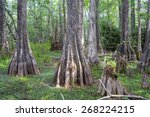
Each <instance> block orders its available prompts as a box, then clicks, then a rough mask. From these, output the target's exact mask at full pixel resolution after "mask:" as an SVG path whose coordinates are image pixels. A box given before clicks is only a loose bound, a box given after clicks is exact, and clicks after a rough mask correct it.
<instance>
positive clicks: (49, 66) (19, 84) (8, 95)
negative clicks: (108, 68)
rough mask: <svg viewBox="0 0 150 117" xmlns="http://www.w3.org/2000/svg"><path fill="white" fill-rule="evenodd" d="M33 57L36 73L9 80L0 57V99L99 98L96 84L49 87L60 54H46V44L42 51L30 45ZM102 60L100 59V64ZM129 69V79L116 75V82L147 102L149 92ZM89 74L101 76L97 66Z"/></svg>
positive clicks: (135, 73) (7, 59) (100, 67)
mask: <svg viewBox="0 0 150 117" xmlns="http://www.w3.org/2000/svg"><path fill="white" fill-rule="evenodd" d="M31 47H32V50H33V54H34V56H35V58H36V60H37V63H38V67H39V68H40V74H39V75H34V76H28V77H21V78H18V77H11V76H8V75H7V68H8V64H9V62H10V57H4V58H0V99H6V100H7V99H11V100H27V99H28V100H35V99H39V100H62V99H65V100H96V99H99V98H100V97H101V96H100V94H98V87H97V85H93V86H91V87H90V86H89V87H84V88H79V87H76V88H71V89H69V90H66V89H63V88H62V89H58V88H56V87H55V86H54V84H53V76H54V73H55V70H56V66H57V62H56V61H54V60H53V59H55V58H59V57H60V55H61V52H60V51H57V52H54V51H49V44H48V43H45V44H44V51H42V46H41V45H39V44H33V43H32V44H31ZM104 59H105V58H104V57H101V58H100V60H101V61H104ZM106 59H107V61H108V64H111V65H112V66H113V67H115V65H116V64H115V62H114V61H113V60H112V59H111V57H110V56H107V57H106ZM128 67H129V68H132V70H133V72H134V73H133V75H132V76H130V77H127V76H125V75H124V74H119V80H120V81H121V83H122V84H123V86H124V87H126V89H127V90H128V91H129V92H130V93H132V94H135V95H141V96H143V97H145V98H149V99H150V90H148V89H142V88H141V86H140V85H141V74H139V73H137V71H136V63H132V64H130V65H129V66H128ZM92 75H93V77H94V78H95V79H99V78H100V77H101V75H102V66H101V63H100V64H99V65H98V66H93V68H92Z"/></svg>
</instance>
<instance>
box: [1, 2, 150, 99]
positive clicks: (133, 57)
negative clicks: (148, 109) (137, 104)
mask: <svg viewBox="0 0 150 117" xmlns="http://www.w3.org/2000/svg"><path fill="white" fill-rule="evenodd" d="M26 13H27V14H26ZM149 16H150V0H0V99H20V100H29V99H42V100H45V99H46V100H62V99H65V100H67V99H69V100H78V99H79V100H80V99H81V100H95V99H100V98H102V97H104V96H109V97H106V99H110V98H112V97H113V98H115V99H118V97H119V99H150V89H149V88H150V19H149ZM125 95H126V96H125ZM117 96H118V97H117ZM102 99H103V98H102ZM104 99H105V98H104Z"/></svg>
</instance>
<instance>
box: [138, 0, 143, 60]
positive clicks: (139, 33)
mask: <svg viewBox="0 0 150 117" xmlns="http://www.w3.org/2000/svg"><path fill="white" fill-rule="evenodd" d="M140 12H141V0H138V47H137V59H138V60H139V59H140V58H141V54H142V44H141V38H142V35H141V16H140Z"/></svg>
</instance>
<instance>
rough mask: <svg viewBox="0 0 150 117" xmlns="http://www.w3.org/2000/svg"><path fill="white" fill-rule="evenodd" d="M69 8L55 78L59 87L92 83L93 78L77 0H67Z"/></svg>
mask: <svg viewBox="0 0 150 117" xmlns="http://www.w3.org/2000/svg"><path fill="white" fill-rule="evenodd" d="M78 2H79V1H78ZM80 2H83V0H81V1H80ZM80 2H79V3H78V4H80ZM67 8H68V12H67V19H68V21H67V33H66V41H65V44H64V47H63V53H62V56H61V59H60V62H59V64H58V68H57V71H56V74H55V77H54V80H55V83H56V86H57V87H60V86H64V87H65V88H69V87H70V86H71V87H72V86H75V85H80V86H83V85H91V84H93V79H92V76H91V71H90V68H89V65H88V62H87V61H86V58H85V55H84V52H83V46H82V42H81V41H82V24H80V23H81V22H83V20H82V19H81V18H79V12H80V11H78V9H77V8H78V7H77V1H76V0H67ZM79 19H80V20H81V21H79Z"/></svg>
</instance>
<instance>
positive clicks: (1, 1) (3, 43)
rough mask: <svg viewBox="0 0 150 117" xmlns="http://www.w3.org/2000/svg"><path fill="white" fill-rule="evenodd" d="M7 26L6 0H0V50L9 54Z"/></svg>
mask: <svg viewBox="0 0 150 117" xmlns="http://www.w3.org/2000/svg"><path fill="white" fill-rule="evenodd" d="M5 27H6V21H5V0H0V52H2V53H3V54H7V53H8V51H9V44H8V41H7V35H6V29H5Z"/></svg>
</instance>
